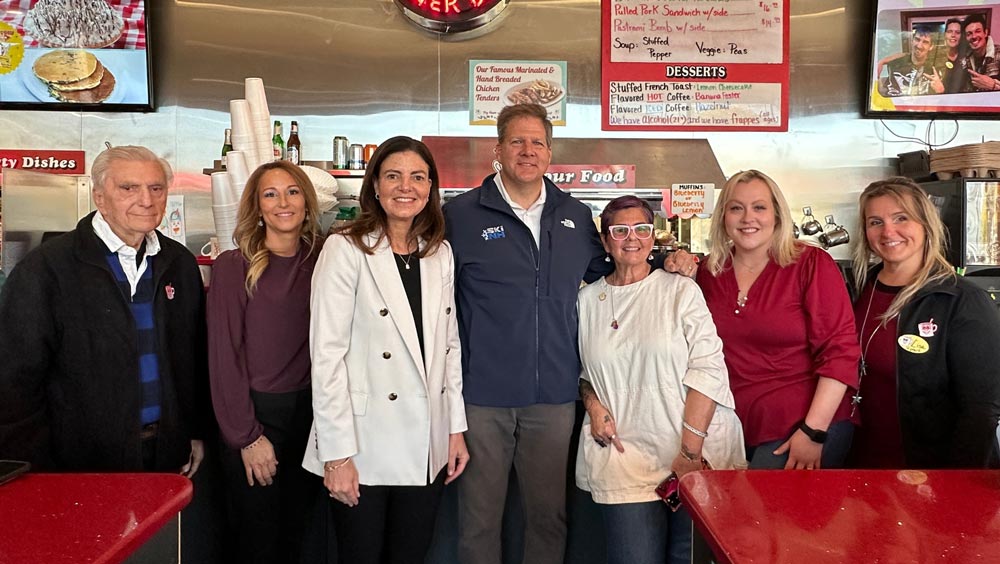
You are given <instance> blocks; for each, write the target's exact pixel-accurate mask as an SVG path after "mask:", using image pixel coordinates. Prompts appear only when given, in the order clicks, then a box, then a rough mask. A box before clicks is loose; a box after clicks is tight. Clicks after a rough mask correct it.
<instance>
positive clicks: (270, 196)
mask: <svg viewBox="0 0 1000 564" xmlns="http://www.w3.org/2000/svg"><path fill="white" fill-rule="evenodd" d="M233 239H234V240H235V241H236V244H237V246H238V247H239V248H238V249H235V250H232V251H227V252H225V253H222V254H221V255H219V257H218V258H217V259H216V261H215V265H214V267H213V268H212V285H211V288H210V290H209V292H208V330H209V331H208V334H209V339H208V345H209V368H210V377H211V386H212V403H213V405H214V407H215V416H216V418H217V419H218V422H219V429H220V431H221V434H222V438H223V440H224V441H225V443H226V446H227V447H228V449H227V450H226V451H225V452H224V453H223V459H224V467H225V470H226V475H227V476H226V477H227V482H228V488H229V491H230V494H231V497H232V501H233V509H234V512H233V518H234V521H235V522H234V525H235V527H236V528H237V534H238V543H239V544H238V548H237V551H238V557H237V561H239V562H261V563H270V562H298V552H299V549H300V544H301V537H302V531H303V529H304V527H305V525H306V523H305V519H306V515H307V508H309V507H310V506H311V502H312V500H313V496H314V495H315V493H316V491H313V490H311V489H310V485H311V484H312V481H313V479H312V477H311V475H310V474H309V473H308V472H307V471H306V470H305V469H304V468H302V465H301V463H302V458H303V454H304V452H305V448H306V442H307V440H308V437H309V427H310V424H311V423H312V393H311V385H310V378H309V376H310V370H311V364H310V361H309V295H310V286H311V279H312V273H313V266H314V265H315V264H316V257H317V256H318V254H319V251H320V249H321V248H322V237H321V235H320V226H319V205H318V203H317V201H316V191H315V190H314V189H313V186H312V183H311V182H310V181H309V178H308V177H307V176H306V174H305V173H304V172H302V170H301V169H300V168H299V167H297V166H295V165H293V164H291V163H289V162H286V161H276V162H272V163H267V164H264V165H261V166H260V167H259V168H257V170H256V171H254V173H253V174H252V175H251V176H250V178H249V180H247V183H246V189H245V191H244V192H243V196H242V198H241V199H240V209H239V215H238V223H237V226H236V231H235V232H234V233H233ZM279 466H280V469H281V471H280V472H279V471H278V468H279ZM315 487H316V488H318V484H315Z"/></svg>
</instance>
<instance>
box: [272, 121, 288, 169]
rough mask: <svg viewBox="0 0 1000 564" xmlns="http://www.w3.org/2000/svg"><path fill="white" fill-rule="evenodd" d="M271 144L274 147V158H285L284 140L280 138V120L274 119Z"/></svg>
mask: <svg viewBox="0 0 1000 564" xmlns="http://www.w3.org/2000/svg"><path fill="white" fill-rule="evenodd" d="M271 146H272V147H274V160H276V161H280V160H282V159H284V158H285V140H284V139H282V138H281V122H280V121H278V120H274V136H273V137H271Z"/></svg>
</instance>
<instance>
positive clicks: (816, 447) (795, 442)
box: [774, 429, 823, 470]
mask: <svg viewBox="0 0 1000 564" xmlns="http://www.w3.org/2000/svg"><path fill="white" fill-rule="evenodd" d="M786 452H787V453H788V462H786V463H785V470H792V469H800V470H819V469H820V460H821V458H822V457H823V445H822V444H820V443H817V442H813V440H812V439H810V438H809V436H808V435H806V434H805V433H803V432H802V431H801V430H799V429H796V430H795V432H794V433H792V436H791V437H789V438H788V440H787V441H785V442H784V443H782V444H781V446H780V447H778V449H777V450H775V451H774V454H776V455H778V456H781V455H782V454H785V453H786Z"/></svg>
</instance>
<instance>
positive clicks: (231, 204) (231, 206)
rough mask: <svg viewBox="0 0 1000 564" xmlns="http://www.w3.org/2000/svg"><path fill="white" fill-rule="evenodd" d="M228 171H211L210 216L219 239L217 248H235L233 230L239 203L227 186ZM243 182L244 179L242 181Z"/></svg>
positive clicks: (223, 249) (222, 249) (225, 249)
mask: <svg viewBox="0 0 1000 564" xmlns="http://www.w3.org/2000/svg"><path fill="white" fill-rule="evenodd" d="M228 177H229V173H227V172H213V173H212V218H213V219H215V236H216V237H217V238H218V239H219V250H221V251H228V250H230V249H235V248H236V245H235V244H234V243H233V231H235V230H236V218H237V215H238V213H239V208H240V203H239V200H238V199H237V198H236V195H235V194H234V193H233V190H232V188H231V187H230V186H229V178H228ZM244 182H245V181H244Z"/></svg>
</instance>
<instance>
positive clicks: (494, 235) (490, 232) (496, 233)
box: [482, 225, 507, 241]
mask: <svg viewBox="0 0 1000 564" xmlns="http://www.w3.org/2000/svg"><path fill="white" fill-rule="evenodd" d="M482 237H483V241H489V240H490V239H503V238H505V237H507V234H506V233H504V230H503V225H497V226H496V227H487V228H486V229H483V235H482Z"/></svg>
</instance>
